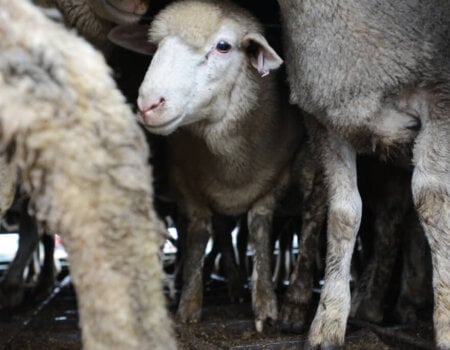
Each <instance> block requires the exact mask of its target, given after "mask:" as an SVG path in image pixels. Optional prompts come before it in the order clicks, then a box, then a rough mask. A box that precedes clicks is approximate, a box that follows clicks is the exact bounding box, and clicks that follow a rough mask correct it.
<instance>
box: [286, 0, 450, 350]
mask: <svg viewBox="0 0 450 350" xmlns="http://www.w3.org/2000/svg"><path fill="white" fill-rule="evenodd" d="M278 2H279V5H280V9H281V15H282V21H283V29H284V33H285V35H284V37H285V49H286V63H287V70H288V80H289V83H290V86H291V101H292V102H293V103H295V104H297V105H299V106H300V107H301V108H303V109H305V110H306V111H307V112H309V113H311V114H313V115H314V116H315V117H316V138H315V139H316V140H318V141H317V146H318V147H319V148H320V149H321V152H320V158H321V162H322V164H323V165H324V167H325V178H326V184H327V188H328V190H329V209H328V219H329V220H328V251H327V267H326V274H325V280H326V281H325V285H324V287H323V289H322V293H321V298H320V303H319V307H318V310H317V312H316V315H315V318H314V320H313V322H312V325H311V328H310V331H309V336H308V342H309V346H310V347H311V348H318V347H320V348H330V347H332V346H340V345H342V344H343V343H344V335H345V329H346V320H347V316H348V314H349V310H350V291H349V278H350V259H351V255H352V250H353V246H354V242H355V236H356V233H357V231H358V227H359V224H360V217H361V198H360V195H359V193H358V189H357V186H356V180H357V173H356V154H357V153H376V154H378V155H380V156H381V157H383V158H385V159H388V160H389V159H391V160H393V161H394V162H399V160H398V158H396V157H397V156H398V157H402V156H403V155H407V154H408V153H409V152H410V151H411V150H412V160H413V167H414V169H413V179H412V185H411V187H412V194H413V200H414V203H415V207H416V209H417V211H418V214H419V217H420V221H421V224H422V225H423V227H424V230H425V234H426V236H427V238H428V241H429V243H430V248H431V252H432V260H433V286H434V298H435V300H434V302H435V305H434V316H433V317H434V327H435V338H436V345H437V347H439V348H441V349H450V274H449V273H448V270H449V266H450V260H449V259H450V258H449V257H448V251H449V249H450V242H449V239H448V235H449V233H450V215H449V213H450V177H449V169H450V138H449V135H450V118H449V111H450V106H449V104H448V98H449V96H450V85H449V83H450V82H449V72H450V66H449V62H450V51H449V48H450V46H449V41H448V33H449V30H450V22H449V18H450V17H449V15H450V3H449V2H448V1H444V0H433V1H426V2H424V1H418V2H411V1H395V2H392V1H388V0H377V1H370V0H364V1H355V0H331V1H309V0H279V1H278Z"/></svg>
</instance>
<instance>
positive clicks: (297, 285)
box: [280, 174, 326, 332]
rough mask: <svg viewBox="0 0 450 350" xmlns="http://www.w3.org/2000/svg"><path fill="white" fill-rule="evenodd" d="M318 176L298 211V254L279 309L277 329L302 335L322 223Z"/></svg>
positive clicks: (322, 213) (321, 185) (321, 203)
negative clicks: (299, 212) (278, 326)
mask: <svg viewBox="0 0 450 350" xmlns="http://www.w3.org/2000/svg"><path fill="white" fill-rule="evenodd" d="M322 181H323V178H322V175H321V174H319V175H316V176H315V180H314V184H313V188H312V189H311V191H310V194H309V195H308V196H305V199H304V203H303V210H302V229H301V233H300V243H299V255H298V259H297V264H296V265H295V268H294V271H293V272H292V275H291V278H290V283H289V287H288V289H287V291H286V294H285V296H284V301H283V304H282V306H281V310H280V319H281V328H282V329H283V330H285V331H293V332H302V331H303V330H305V327H306V323H307V316H308V315H307V314H308V311H309V309H310V305H311V303H312V295H313V294H312V292H313V290H312V289H313V283H314V271H315V267H316V266H315V258H316V253H317V250H318V240H319V236H320V232H321V230H322V226H323V222H324V220H325V205H326V203H325V193H323V183H322Z"/></svg>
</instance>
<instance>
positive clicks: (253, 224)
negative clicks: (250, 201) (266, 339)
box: [247, 197, 278, 332]
mask: <svg viewBox="0 0 450 350" xmlns="http://www.w3.org/2000/svg"><path fill="white" fill-rule="evenodd" d="M274 202H275V201H274V198H273V197H269V198H265V199H263V200H261V201H260V202H259V203H257V204H256V205H254V206H253V208H252V209H251V210H250V211H249V212H248V217H247V220H248V230H249V239H250V242H251V243H252V245H253V248H254V256H253V272H252V306H253V312H254V314H255V326H256V330H257V331H258V332H262V331H263V328H264V322H266V321H268V320H269V319H271V320H274V321H276V320H277V318H278V306H277V298H276V295H275V292H274V288H273V283H272V272H271V262H272V259H271V255H272V252H271V244H270V232H271V228H272V220H273V208H274V204H275V203H274Z"/></svg>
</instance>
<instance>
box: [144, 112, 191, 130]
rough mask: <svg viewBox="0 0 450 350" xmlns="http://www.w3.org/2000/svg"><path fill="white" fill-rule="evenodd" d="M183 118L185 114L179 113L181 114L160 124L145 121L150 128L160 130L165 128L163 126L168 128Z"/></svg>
mask: <svg viewBox="0 0 450 350" xmlns="http://www.w3.org/2000/svg"><path fill="white" fill-rule="evenodd" d="M182 118H183V115H179V116H176V117H175V118H172V119H170V120H168V121H166V122H164V123H160V124H148V123H145V125H146V126H147V128H148V129H151V130H158V129H163V128H166V127H168V126H171V125H173V124H175V123H176V122H178V121H179V120H180V119H182ZM144 121H145V119H144Z"/></svg>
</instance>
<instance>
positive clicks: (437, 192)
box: [412, 93, 450, 349]
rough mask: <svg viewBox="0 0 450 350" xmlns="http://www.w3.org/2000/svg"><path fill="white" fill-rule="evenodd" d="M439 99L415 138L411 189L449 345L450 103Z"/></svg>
mask: <svg viewBox="0 0 450 350" xmlns="http://www.w3.org/2000/svg"><path fill="white" fill-rule="evenodd" d="M447 96H448V93H447ZM447 98H448V97H447ZM439 102H440V103H439V104H437V103H436V105H433V106H431V107H430V115H429V118H430V120H428V121H426V122H425V123H423V128H422V130H421V132H420V134H419V136H418V137H417V140H416V144H415V147H414V163H415V168H414V173H413V179H412V191H413V198H414V204H415V206H416V209H417V211H418V214H419V218H420V221H421V224H422V226H423V228H424V230H425V234H426V236H427V239H428V242H429V244H430V248H431V256H432V262H433V290H434V314H433V321H434V332H435V337H436V345H437V347H438V348H439V349H450V176H449V170H450V138H449V135H450V118H449V112H450V103H449V100H448V99H447V100H446V101H439Z"/></svg>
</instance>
